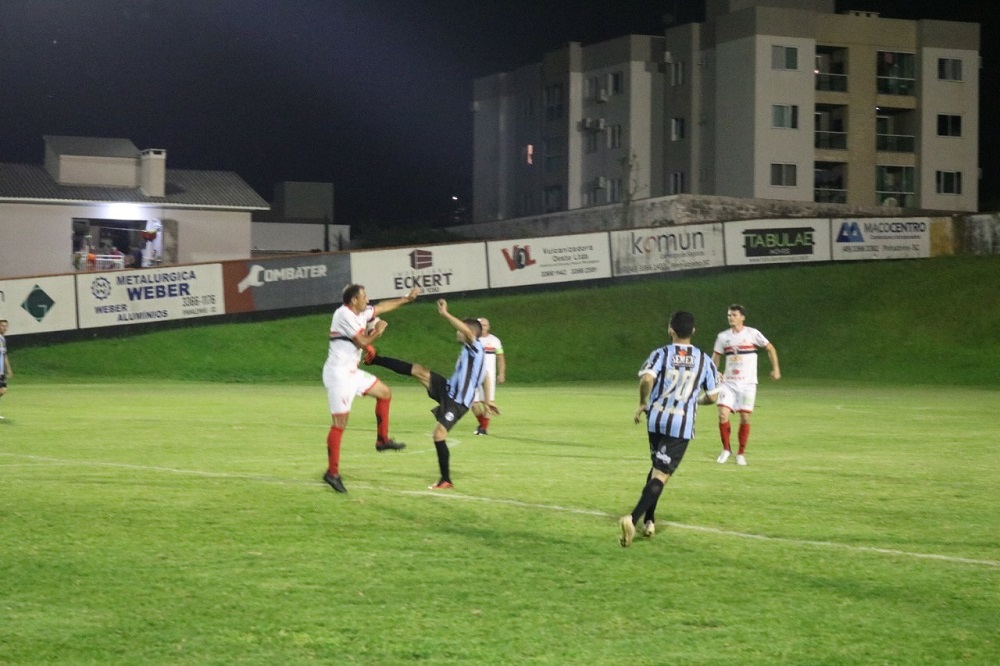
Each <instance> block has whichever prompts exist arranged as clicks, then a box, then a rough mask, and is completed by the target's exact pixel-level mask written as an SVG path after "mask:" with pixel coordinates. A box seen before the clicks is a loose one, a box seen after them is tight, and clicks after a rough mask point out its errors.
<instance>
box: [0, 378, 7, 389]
mask: <svg viewBox="0 0 1000 666" xmlns="http://www.w3.org/2000/svg"><path fill="white" fill-rule="evenodd" d="M0 388H7V375H0Z"/></svg>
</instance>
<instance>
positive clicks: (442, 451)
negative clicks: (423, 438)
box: [434, 441, 451, 483]
mask: <svg viewBox="0 0 1000 666" xmlns="http://www.w3.org/2000/svg"><path fill="white" fill-rule="evenodd" d="M434 448H435V449H437V454H438V467H440V468H441V480H442V481H448V482H449V483H450V482H451V473H450V472H449V469H448V459H449V458H450V457H451V455H450V453H449V452H448V444H447V443H446V442H438V441H435V442H434Z"/></svg>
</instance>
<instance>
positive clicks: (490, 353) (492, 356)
mask: <svg viewBox="0 0 1000 666" xmlns="http://www.w3.org/2000/svg"><path fill="white" fill-rule="evenodd" d="M479 341H480V342H481V343H483V350H485V351H486V369H487V370H488V371H489V373H490V374H491V375H493V376H494V377H496V376H497V354H502V353H503V343H502V342H500V338H498V337H497V336H495V335H493V334H492V333H490V334H489V335H484V336H483V337H481V338H479Z"/></svg>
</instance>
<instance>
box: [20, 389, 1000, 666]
mask: <svg viewBox="0 0 1000 666" xmlns="http://www.w3.org/2000/svg"><path fill="white" fill-rule="evenodd" d="M400 379H401V378H400ZM393 384H394V387H395V388H394V390H395V397H394V400H393V413H392V422H393V431H394V435H395V436H396V437H397V438H400V439H403V440H405V441H408V442H409V443H410V446H409V447H408V448H407V449H406V450H405V451H402V452H398V453H395V452H393V453H382V454H379V453H376V452H375V450H374V446H373V441H374V426H373V423H374V418H373V414H372V411H373V402H372V401H370V400H362V401H360V402H359V403H358V404H357V405H356V407H355V410H354V414H353V415H352V423H351V424H350V426H349V428H348V432H347V437H346V439H345V445H344V452H343V459H342V472H343V475H344V478H345V482H346V484H347V486H348V488H349V490H350V492H349V494H348V495H346V496H342V495H337V494H335V493H333V492H332V491H330V489H329V488H328V487H326V486H325V485H324V484H322V483H321V482H320V481H319V476H320V474H321V471H322V468H323V464H324V462H325V452H324V441H325V433H326V428H327V419H328V417H327V416H326V415H325V410H326V408H325V394H324V392H323V390H322V387H320V386H319V385H313V386H294V385H282V386H273V385H265V384H261V385H234V384H217V383H200V382H187V383H185V382H168V383H163V382H157V383H151V382H118V383H92V384H84V383H72V384H65V383H55V382H51V383H37V384H29V385H24V386H19V387H18V391H17V393H14V392H13V391H12V392H11V394H10V395H9V396H8V397H6V398H4V400H3V403H2V406H3V407H4V413H5V414H6V416H7V417H8V418H7V420H6V421H5V422H3V423H0V442H2V444H0V474H2V475H3V479H4V481H3V487H4V489H3V492H2V494H0V515H2V516H3V530H2V532H0V551H2V553H3V557H2V558H0V606H2V608H3V611H4V621H3V622H2V623H0V645H2V646H3V649H2V651H0V661H2V662H4V663H123V664H125V663H130V664H131V663H190V664H211V663H218V664H222V663H233V662H243V663H278V662H285V663H302V662H310V661H316V662H334V661H336V662H342V663H375V664H390V663H410V662H425V663H507V664H522V663H539V664H542V663H548V664H566V663H587V664H598V663H600V664H661V663H669V662H680V663H699V664H746V663H762V664H763V663H795V664H804V663H809V664H817V663H826V664H843V663H859V664H861V663H864V664H868V663H900V664H902V663H906V664H914V663H924V664H939V663H973V664H986V663H996V662H997V661H998V660H1000V643H998V634H997V631H996V608H997V607H998V604H1000V545H998V543H997V540H996V535H997V534H1000V519H998V517H997V513H996V511H995V503H996V479H997V477H996V474H995V473H993V472H992V471H991V470H992V469H993V467H994V464H995V461H996V459H997V458H998V456H1000V445H998V444H997V440H996V438H995V437H994V436H992V435H993V431H994V419H993V417H992V415H991V408H992V406H993V404H994V403H995V399H996V392H995V391H993V390H990V389H980V388H956V387H952V388H926V387H923V388H922V387H897V388H893V389H891V390H887V389H883V388H877V387H866V386H863V385H860V384H842V383H834V384H830V383H816V382H806V381H799V380H795V379H791V380H789V381H783V382H782V383H778V384H767V385H765V386H763V387H762V388H761V391H760V395H759V409H758V412H757V413H756V420H755V424H754V430H753V436H752V438H751V445H750V448H749V450H748V457H749V459H750V462H751V465H750V466H749V467H747V468H738V467H736V466H735V465H732V464H727V465H725V466H722V465H717V464H716V463H715V456H716V454H717V452H718V451H717V449H718V444H717V433H716V429H715V426H714V414H713V411H712V410H711V409H704V410H703V411H702V413H701V416H700V420H699V430H700V433H699V437H698V438H697V439H696V440H695V442H694V444H693V445H692V447H691V449H690V450H689V454H688V456H687V457H686V458H685V461H684V464H683V465H682V467H681V469H680V470H679V472H678V474H677V475H676V478H674V479H672V480H671V482H670V483H669V484H668V485H667V488H666V491H665V494H664V498H663V500H662V502H661V506H660V511H659V515H658V519H659V524H660V530H659V533H658V534H657V536H656V537H655V538H654V539H653V540H651V541H647V540H643V539H639V540H637V542H636V543H635V544H634V545H633V547H632V548H631V549H629V550H623V549H621V548H620V547H619V546H618V545H617V534H618V531H617V525H616V520H615V519H616V518H617V516H619V515H620V514H622V513H625V512H627V511H628V510H630V509H631V507H632V506H633V504H634V503H635V501H636V500H637V498H638V494H639V491H640V489H641V486H642V484H643V482H644V479H645V472H646V470H647V468H648V457H647V453H646V444H645V437H644V436H643V433H642V428H641V427H639V426H634V425H633V424H632V423H631V414H632V409H633V403H634V402H635V389H634V387H633V386H632V384H631V382H627V383H623V382H618V383H615V384H607V385H596V384H589V385H551V386H544V385H539V386H521V387H514V386H511V387H505V388H503V389H501V398H502V405H503V407H504V408H505V413H504V415H502V416H501V417H499V418H497V419H496V420H495V421H494V424H493V427H492V428H491V430H492V431H493V434H492V435H491V436H490V437H488V438H476V437H473V436H471V435H470V434H469V431H471V430H472V428H473V427H474V424H473V423H472V422H471V421H469V422H466V421H463V422H462V423H461V424H460V425H459V426H458V428H457V429H456V431H455V435H454V437H453V438H452V439H451V442H452V447H453V456H452V462H453V472H454V473H453V476H454V478H455V482H456V486H457V489H456V490H455V491H454V492H451V493H444V494H439V493H434V492H431V491H427V490H425V488H426V486H427V484H428V483H429V482H432V481H433V480H435V478H436V462H435V458H434V453H433V446H432V444H431V441H430V435H429V433H430V430H431V426H432V423H431V417H430V415H429V413H428V411H427V410H428V409H429V407H430V406H431V402H430V400H429V399H428V398H427V397H426V396H425V395H424V394H423V391H422V390H421V389H419V388H418V387H417V386H416V385H415V383H413V382H410V383H406V382H393Z"/></svg>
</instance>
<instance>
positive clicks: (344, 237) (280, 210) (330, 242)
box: [252, 181, 351, 255]
mask: <svg viewBox="0 0 1000 666" xmlns="http://www.w3.org/2000/svg"><path fill="white" fill-rule="evenodd" d="M333 195H334V190H333V183H304V182H296V181H285V182H281V183H278V184H277V185H275V187H274V198H273V200H272V202H271V209H270V210H266V211H258V212H256V213H254V214H253V230H252V238H253V252H254V255H268V254H294V253H300V252H311V251H322V252H335V251H338V250H348V249H350V246H351V227H350V226H347V225H335V224H333V200H334V199H333Z"/></svg>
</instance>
